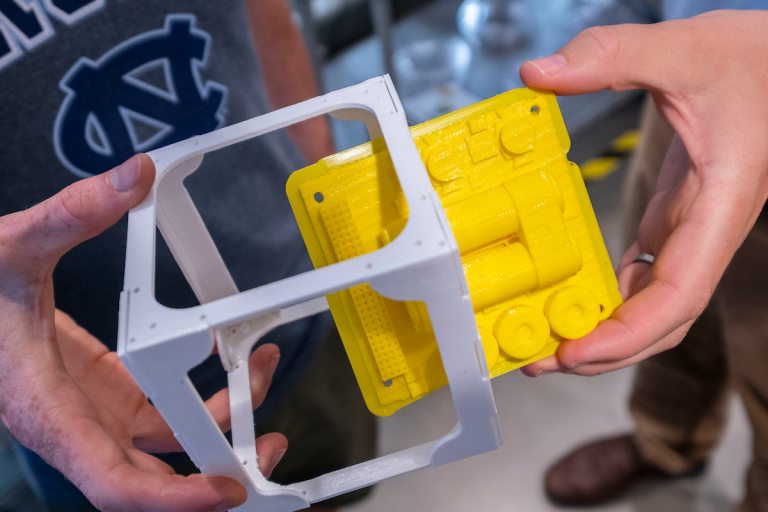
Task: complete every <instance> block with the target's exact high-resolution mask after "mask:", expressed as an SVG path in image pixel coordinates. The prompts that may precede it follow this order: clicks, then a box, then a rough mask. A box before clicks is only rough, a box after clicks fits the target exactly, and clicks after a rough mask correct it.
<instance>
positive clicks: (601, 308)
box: [600, 304, 605, 313]
mask: <svg viewBox="0 0 768 512" xmlns="http://www.w3.org/2000/svg"><path fill="white" fill-rule="evenodd" d="M603 311H605V306H603V305H602V304H600V312H601V313H602V312H603Z"/></svg>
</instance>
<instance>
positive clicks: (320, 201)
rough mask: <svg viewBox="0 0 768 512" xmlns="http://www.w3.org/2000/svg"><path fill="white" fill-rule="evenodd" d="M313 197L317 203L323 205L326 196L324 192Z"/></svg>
mask: <svg viewBox="0 0 768 512" xmlns="http://www.w3.org/2000/svg"><path fill="white" fill-rule="evenodd" d="M312 197H314V198H315V202H316V203H322V202H323V201H324V200H325V196H324V195H323V193H322V192H315V195H314V196H312Z"/></svg>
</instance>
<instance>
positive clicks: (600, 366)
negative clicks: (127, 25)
mask: <svg viewBox="0 0 768 512" xmlns="http://www.w3.org/2000/svg"><path fill="white" fill-rule="evenodd" d="M691 325H693V322H686V323H684V324H683V325H681V326H680V327H678V328H677V329H675V330H674V331H672V332H671V333H670V334H669V335H668V336H666V337H664V338H663V339H661V340H659V341H658V342H657V343H654V344H653V345H651V346H649V347H648V348H646V349H645V350H642V351H640V352H638V353H637V354H635V355H634V356H632V357H629V358H627V359H621V360H619V361H613V362H596V363H587V364H583V365H580V366H576V367H575V368H566V367H565V366H562V365H561V366H560V367H559V368H556V369H554V370H548V371H541V372H539V375H541V374H544V373H550V372H552V371H561V372H563V373H568V374H571V375H581V376H583V377H593V376H595V375H601V374H603V373H607V372H612V371H615V370H620V369H622V368H626V367H628V366H632V365H634V364H637V363H639V362H640V361H644V360H645V359H648V358H649V357H652V356H655V355H656V354H659V353H661V352H664V351H665V350H669V349H671V348H674V347H676V346H677V345H678V344H679V343H680V342H681V341H682V339H683V338H684V337H685V335H686V334H687V333H688V330H689V329H690V328H691Z"/></svg>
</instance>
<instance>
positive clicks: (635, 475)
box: [544, 435, 704, 505]
mask: <svg viewBox="0 0 768 512" xmlns="http://www.w3.org/2000/svg"><path fill="white" fill-rule="evenodd" d="M703 469H704V464H701V465H700V466H697V467H696V468H694V469H693V470H692V471H689V472H686V473H685V474H684V475H669V474H667V473H664V472H662V471H661V470H659V469H657V468H655V467H654V466H652V465H651V464H649V463H648V462H646V461H645V460H643V459H642V458H641V457H640V453H639V452H638V451H637V447H636V446H635V443H634V441H633V439H632V436H631V435H624V436H621V437H614V438H611V439H600V440H598V441H593V442H592V443H589V444H586V445H584V446H581V447H579V448H576V449H575V450H574V451H572V452H571V453H569V454H567V455H566V456H565V457H563V458H561V459H560V460H558V461H557V462H555V463H554V464H553V465H552V466H551V467H550V468H549V470H548V471H547V474H546V477H545V480H544V489H545V491H546V493H547V497H549V499H550V500H551V501H553V502H554V503H556V504H558V505H598V504H601V503H604V502H606V501H609V500H611V499H614V498H617V497H618V496H619V495H621V494H622V493H624V492H625V491H627V490H629V488H630V487H631V486H632V485H633V484H635V483H637V482H638V481H640V480H643V479H646V478H649V477H652V478H653V477H655V478H661V479H664V478H675V477H677V476H692V475H693V474H697V473H701V471H702V470H703Z"/></svg>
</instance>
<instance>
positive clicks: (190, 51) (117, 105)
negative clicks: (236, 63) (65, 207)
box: [53, 15, 227, 177]
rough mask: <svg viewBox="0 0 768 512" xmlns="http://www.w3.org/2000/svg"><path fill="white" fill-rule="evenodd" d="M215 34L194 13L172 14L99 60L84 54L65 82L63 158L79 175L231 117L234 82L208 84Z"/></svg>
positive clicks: (59, 126)
mask: <svg viewBox="0 0 768 512" xmlns="http://www.w3.org/2000/svg"><path fill="white" fill-rule="evenodd" d="M210 40H211V37H210V36H209V35H208V34H207V33H206V32H203V31H201V30H199V29H198V28H195V18H194V16H190V15H171V16H168V17H167V18H166V20H165V27H164V28H163V29H161V30H154V31H151V32H146V33H144V34H141V35H138V36H136V37H134V38H131V39H129V40H127V41H125V42H123V43H122V44H120V45H119V46H117V47H115V48H113V49H112V50H110V51H109V52H107V53H106V54H105V55H103V56H102V57H101V58H100V59H99V60H97V61H95V62H94V61H92V60H90V59H86V58H80V59H79V60H78V61H77V63H76V64H75V65H74V66H73V67H72V69H70V70H69V71H68V72H67V74H66V75H65V76H64V78H63V79H62V80H61V82H60V83H59V87H60V88H61V89H62V90H63V91H64V92H65V93H66V94H67V96H66V98H65V99H64V102H63V103H62V105H61V108H60V109H59V113H58V115H57V117H56V125H55V127H54V134H53V140H54V145H55V149H56V154H57V155H58V157H59V159H60V160H61V162H62V163H63V164H64V165H65V166H66V167H67V169H69V170H70V171H71V172H73V173H74V174H75V175H77V176H80V177H87V176H91V175H93V174H98V173H101V172H104V171H106V170H108V169H111V168H112V167H114V166H116V165H118V164H119V163H121V162H123V161H124V160H126V159H127V158H129V157H130V156H131V155H133V154H134V153H137V152H140V151H149V150H151V149H154V148H158V147H161V146H165V145H167V144H171V143H173V142H177V141H179V140H183V139H186V138H189V137H192V136H194V135H199V134H201V133H205V132H209V131H211V130H214V129H216V128H218V127H219V126H221V125H222V124H223V123H224V113H223V107H224V105H225V102H226V101H225V100H226V94H227V89H226V87H224V86H222V85H221V84H218V83H216V82H212V81H208V82H205V83H203V82H202V81H201V78H200V69H201V68H202V67H204V66H205V64H206V62H207V60H208V50H209V44H210Z"/></svg>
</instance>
